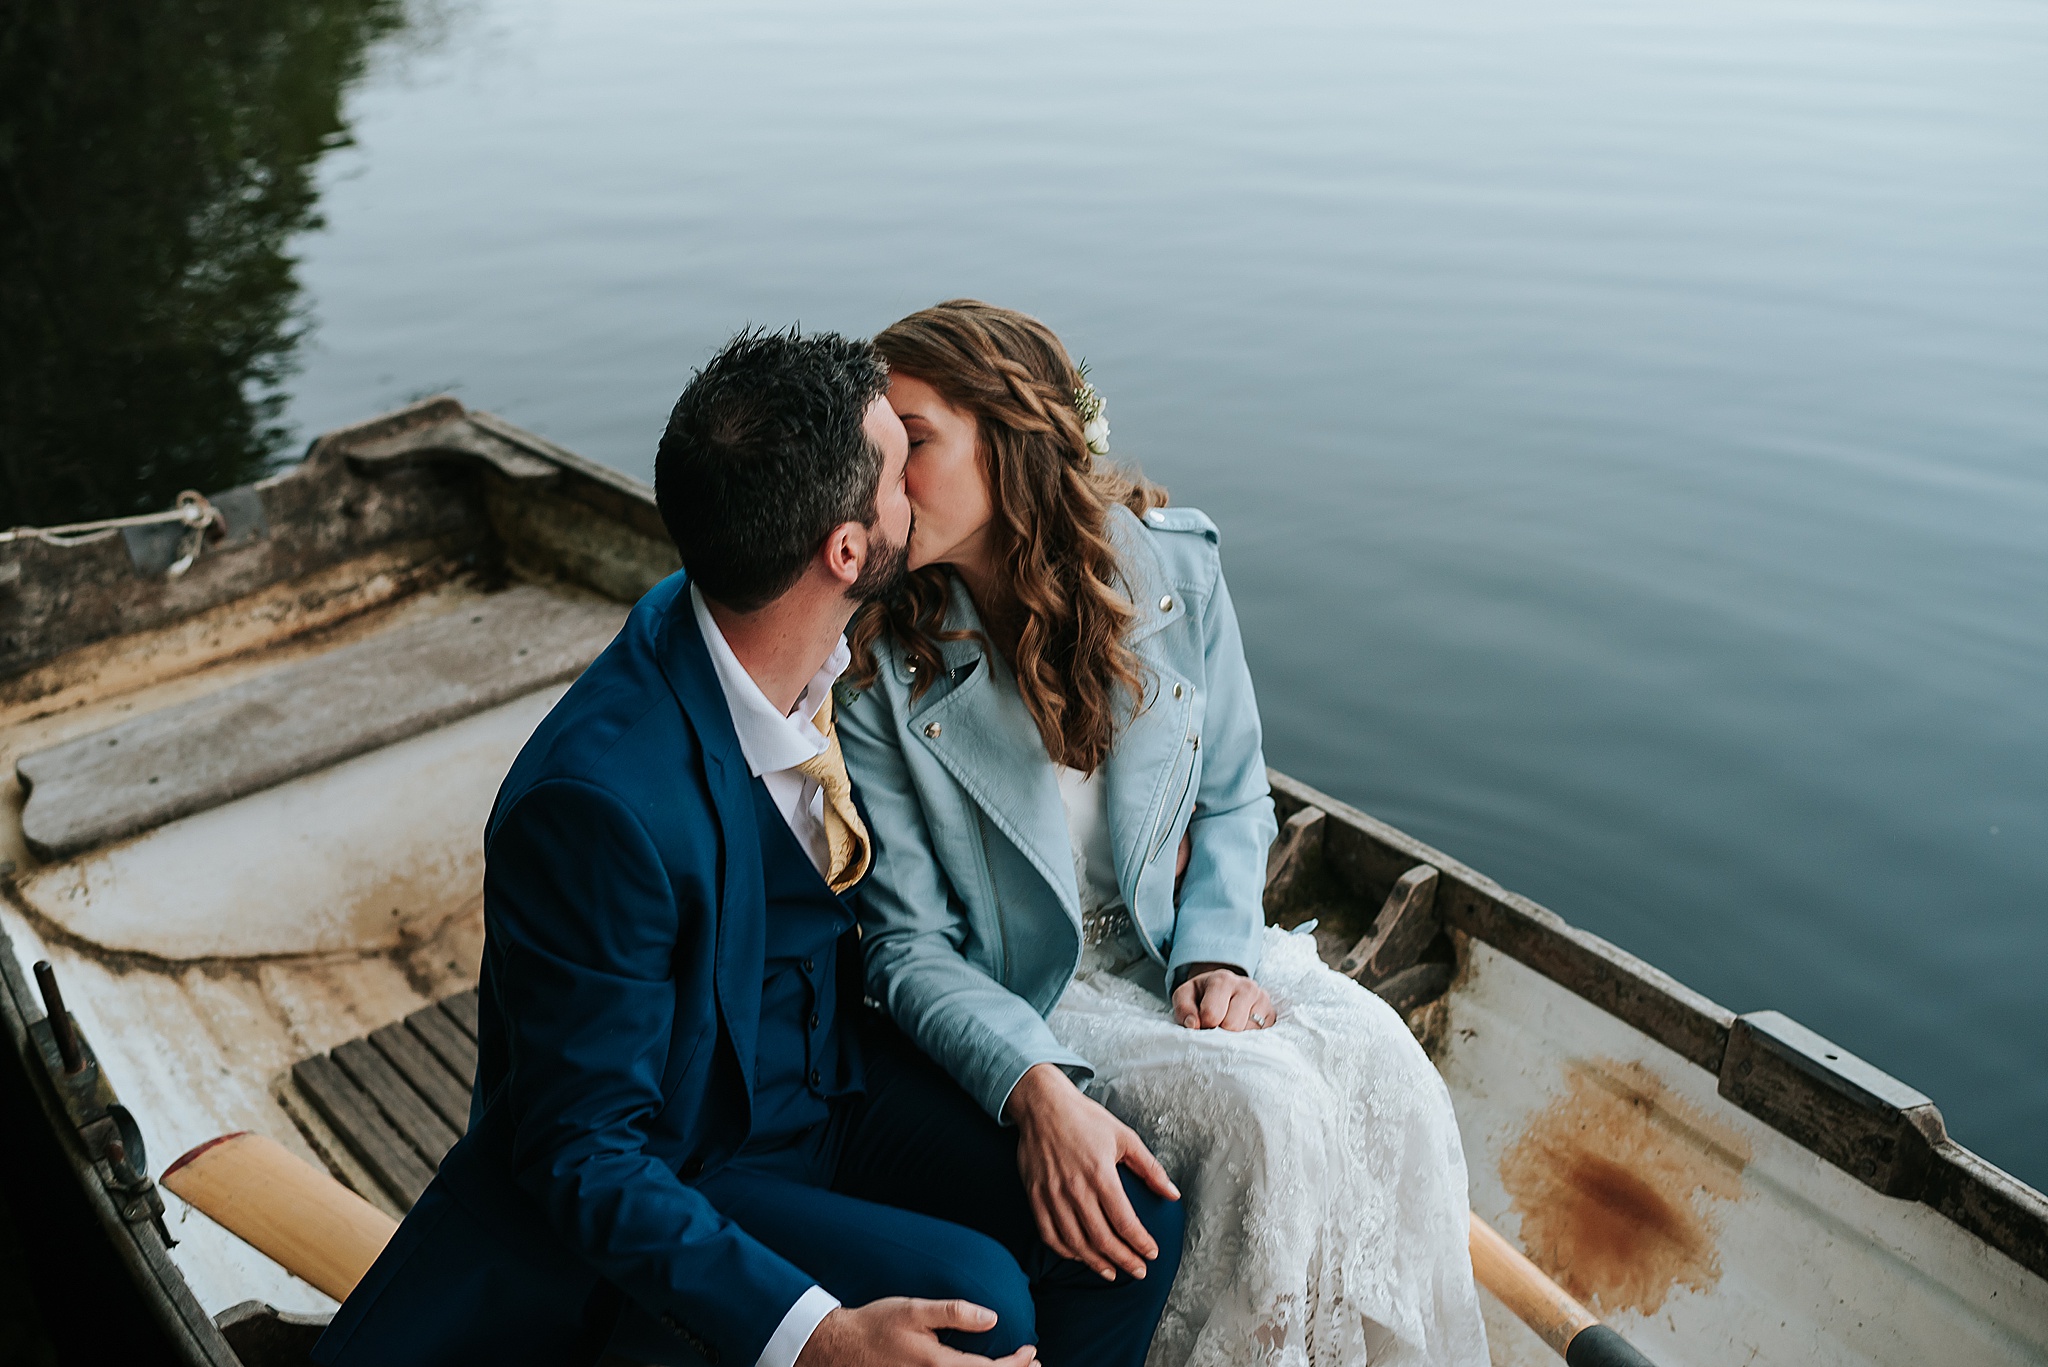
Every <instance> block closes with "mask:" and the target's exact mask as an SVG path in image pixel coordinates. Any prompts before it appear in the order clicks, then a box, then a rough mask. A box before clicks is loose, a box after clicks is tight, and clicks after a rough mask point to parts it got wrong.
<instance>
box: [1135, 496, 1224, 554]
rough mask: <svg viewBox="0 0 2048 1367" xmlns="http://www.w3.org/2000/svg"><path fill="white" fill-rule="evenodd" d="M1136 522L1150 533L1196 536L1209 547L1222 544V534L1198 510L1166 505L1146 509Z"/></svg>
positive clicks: (1207, 517) (1206, 515)
mask: <svg viewBox="0 0 2048 1367" xmlns="http://www.w3.org/2000/svg"><path fill="white" fill-rule="evenodd" d="M1138 521H1140V522H1142V523H1143V524H1144V525H1145V529H1146V530H1147V531H1150V532H1155V533H1162V534H1164V535H1166V536H1169V537H1170V536H1196V537H1200V538H1202V539H1203V540H1204V541H1207V542H1208V543H1209V544H1210V545H1211V546H1216V545H1220V544H1222V541H1223V534H1222V533H1221V532H1219V531H1217V530H1216V524H1215V523H1214V522H1212V521H1210V520H1209V515H1208V514H1207V513H1205V512H1203V511H1202V510H1201V509H1200V508H1177V507H1174V506H1172V505H1168V506H1166V507H1163V508H1148V509H1147V510H1146V511H1145V515H1144V516H1143V517H1142V518H1139V519H1138Z"/></svg>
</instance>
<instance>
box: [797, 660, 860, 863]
mask: <svg viewBox="0 0 2048 1367" xmlns="http://www.w3.org/2000/svg"><path fill="white" fill-rule="evenodd" d="M811 724H812V725H813V726H815V727H817V728H818V730H819V732H820V733H821V734H822V735H823V736H824V737H825V748H824V750H822V751H821V752H819V753H818V754H815V755H813V756H811V757H810V758H809V759H807V760H805V761H804V762H803V763H802V764H799V765H797V766H796V767H797V771H798V772H799V773H801V774H803V775H805V776H806V777H807V778H809V779H810V780H811V781H812V782H813V783H815V784H817V785H818V787H819V788H820V789H821V790H823V792H824V794H825V844H826V847H827V849H828V850H829V851H830V853H831V861H832V862H831V868H830V870H829V871H828V872H827V873H826V875H825V881H826V882H827V883H828V884H830V885H831V888H832V891H834V892H845V891H846V890H847V889H848V888H850V887H852V886H853V885H854V884H855V883H858V882H859V881H860V880H861V879H862V878H863V877H865V876H866V875H867V871H868V860H869V858H870V857H871V851H870V850H869V847H868V828H867V827H866V826H864V825H862V824H861V819H860V813H859V812H858V811H857V810H855V808H854V805H853V783H852V781H851V780H850V779H848V778H847V777H846V757H845V756H844V755H843V754H841V753H840V751H839V727H838V725H837V723H836V722H835V721H834V719H833V716H832V694H831V693H830V692H827V693H826V694H825V705H824V706H823V707H821V708H819V709H818V715H817V716H815V717H813V718H811Z"/></svg>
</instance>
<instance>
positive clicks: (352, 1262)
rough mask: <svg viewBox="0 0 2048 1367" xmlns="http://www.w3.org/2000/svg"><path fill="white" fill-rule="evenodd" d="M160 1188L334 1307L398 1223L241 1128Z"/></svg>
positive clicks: (183, 1161)
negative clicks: (330, 1299) (307, 1284)
mask: <svg viewBox="0 0 2048 1367" xmlns="http://www.w3.org/2000/svg"><path fill="white" fill-rule="evenodd" d="M163 1185H164V1186H165V1187H166V1188H167V1189H168V1190H170V1191H171V1192H173V1193H175V1194H176V1195H177V1196H178V1198H179V1199H180V1200H182V1201H184V1202H185V1203H186V1204H187V1205H189V1206H192V1207H193V1208H194V1209H196V1210H199V1211H202V1212H204V1213H205V1214H206V1215H207V1216H208V1217H209V1218H211V1219H212V1220H213V1221H214V1222H215V1223H216V1224H219V1225H221V1226H223V1227H225V1228H226V1229H227V1230H228V1231H229V1232H230V1233H232V1234H235V1235H238V1236H240V1237H241V1239H242V1241H243V1242H244V1243H247V1244H249V1245H251V1246H253V1247H254V1248H255V1249H256V1251H257V1252H259V1253H261V1254H263V1255H264V1256H265V1257H267V1258H269V1259H270V1260H271V1261H272V1262H274V1263H276V1264H277V1265H278V1266H280V1267H282V1268H283V1269H284V1270H285V1271H287V1272H289V1273H291V1274H292V1275H293V1276H294V1277H297V1278H299V1279H300V1280H302V1281H307V1282H311V1283H312V1284H313V1285H314V1286H316V1287H318V1288H320V1289H321V1290H322V1291H325V1292H326V1293H327V1294H328V1295H330V1296H332V1297H334V1299H336V1300H338V1301H343V1300H347V1299H348V1293H349V1292H351V1291H353V1290H355V1289H356V1283H357V1282H359V1281H361V1280H362V1279H363V1274H364V1273H365V1272H368V1271H369V1270H370V1264H371V1263H373V1262H375V1261H377V1255H378V1254H379V1253H382V1252H383V1251H384V1245H385V1244H387V1243H390V1242H391V1236H392V1234H393V1233H394V1232H395V1231H396V1230H397V1229H398V1222H397V1221H396V1220H394V1219H392V1218H391V1217H390V1216H389V1215H386V1214H385V1213H384V1212H383V1211H381V1210H379V1209H377V1208H376V1207H375V1206H373V1205H371V1204H370V1203H369V1202H368V1201H365V1200H364V1199H363V1198H362V1197H360V1196H358V1195H356V1194H355V1193H354V1192H352V1191H350V1190H349V1189H348V1188H347V1187H345V1186H343V1185H342V1184H341V1183H339V1182H337V1181H335V1180H334V1179H333V1178H332V1177H329V1176H328V1175H327V1174H326V1173H324V1172H322V1171H321V1170H320V1169H318V1168H316V1167H314V1166H313V1165H312V1164H311V1163H308V1162H307V1161H306V1160H305V1159H303V1158H301V1157H299V1156H298V1155H297V1154H295V1153H293V1152H292V1151H291V1150H289V1149H287V1148H285V1147H284V1146H283V1145H282V1144H279V1143H277V1142H276V1141H275V1140H271V1139H266V1138H265V1137H264V1136H262V1135H260V1134H251V1133H250V1132H249V1131H247V1130H241V1131H238V1132H236V1133H234V1134H224V1135H222V1136H221V1137H220V1138H218V1139H209V1140H207V1141H206V1142H205V1143H204V1144H201V1145H200V1146H199V1147H198V1148H196V1149H193V1150H192V1151H191V1152H190V1153H188V1154H186V1155H185V1156H184V1157H183V1158H180V1159H179V1160H178V1161H177V1162H175V1163H173V1164H171V1166H170V1167H168V1168H166V1169H165V1170H164V1175H163Z"/></svg>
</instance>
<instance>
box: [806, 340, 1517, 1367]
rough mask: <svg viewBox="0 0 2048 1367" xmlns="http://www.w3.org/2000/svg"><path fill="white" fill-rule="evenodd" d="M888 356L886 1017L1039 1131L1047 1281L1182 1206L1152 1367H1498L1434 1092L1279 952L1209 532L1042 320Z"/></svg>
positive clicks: (877, 871) (862, 757)
mask: <svg viewBox="0 0 2048 1367" xmlns="http://www.w3.org/2000/svg"><path fill="white" fill-rule="evenodd" d="M875 342H876V345H877V346H878V347H879V348H880V349H881V351H882V353H883V354H884V355H885V356H886V357H887V358H888V361H889V365H890V372H891V383H890V392H889V398H890V404H891V406H892V407H894V408H895V410H896V412H897V414H898V416H899V417H900V418H901V419H902V420H903V424H904V427H905V429H906V431H907V432H908V433H909V436H910V444H911V452H910V463H909V466H908V470H907V480H908V485H909V493H910V499H911V506H912V508H913V510H914V512H915V515H916V523H915V527H914V529H913V532H912V535H911V543H910V564H911V566H912V567H913V573H912V574H911V576H910V578H909V580H908V581H907V583H906V587H905V589H904V591H903V592H902V593H901V594H899V595H897V596H896V597H894V598H892V599H891V600H889V601H888V602H886V603H880V604H875V605H873V606H872V607H871V608H870V609H868V610H867V611H866V612H864V614H863V615H862V616H861V617H860V618H858V619H856V622H855V624H854V628H853V632H852V640H851V644H852V646H853V652H854V662H855V663H854V667H853V670H852V672H851V673H850V674H849V675H848V677H847V679H846V681H845V683H844V685H843V686H842V688H841V704H842V705H841V715H840V721H839V731H840V736H841V739H842V743H843V745H844V748H845V753H846V759H847V763H848V766H849V768H850V770H851V772H852V774H853V777H854V780H855V782H856V783H857V784H858V785H859V786H860V789H861V792H862V794H863V796H864V798H865V800H866V803H867V807H868V811H869V815H870V824H871V826H872V828H873V833H874V837H875V840H874V844H875V848H876V858H875V864H874V868H873V872H872V875H871V877H870V880H869V883H868V886H867V891H866V893H865V899H864V900H865V907H866V910H865V911H864V913H863V917H862V921H863V930H864V933H865V945H866V951H867V973H868V988H869V993H870V995H871V996H873V997H874V998H876V999H878V1000H879V1001H880V1002H881V1003H882V1005H883V1007H884V1009H885V1010H886V1011H887V1013H888V1014H889V1015H890V1016H891V1017H892V1018H893V1019H894V1020H895V1022H896V1023H897V1025H898V1026H899V1027H900V1028H901V1029H902V1030H903V1031H904V1032H905V1033H906V1034H907V1035H909V1036H910V1037H911V1038H912V1039H913V1040H914V1041H916V1043H917V1044H918V1045H920V1046H921V1047H922V1048H923V1049H924V1051H925V1052H926V1053H927V1054H929V1055H930V1056H931V1057H932V1058H934V1059H936V1060H937V1061H938V1062H939V1064H940V1065H941V1066H943V1067H944V1068H945V1069H946V1071H948V1072H949V1073H950V1074H952V1076H953V1077H954V1078H955V1079H956V1080H957V1081H958V1082H959V1083H960V1084H961V1085H962V1086H963V1087H964V1088H965V1089H966V1090H967V1091H968V1092H969V1093H970V1094H971V1095H973V1096H974V1097H976V1098H977V1099H978V1100H979V1101H980V1102H981V1104H982V1105H983V1106H984V1107H985V1108H986V1109H987V1110H988V1111H989V1113H990V1114H991V1115H994V1116H996V1117H997V1118H999V1119H1003V1120H1007V1121H1010V1122H1012V1123H1014V1124H1015V1125H1016V1126H1017V1130H1018V1162H1019V1166H1020V1168H1021V1169H1022V1171H1023V1175H1024V1180H1025V1185H1026V1188H1027V1190H1028V1191H1029V1193H1030V1196H1031V1200H1032V1204H1033V1210H1034V1214H1035V1215H1036V1217H1037V1220H1038V1224H1039V1228H1040V1232H1041V1234H1042V1235H1043V1236H1044V1238H1045V1240H1046V1242H1047V1244H1049V1245H1050V1246H1051V1247H1052V1248H1053V1249H1054V1250H1055V1251H1056V1252H1059V1253H1061V1254H1062V1255H1064V1256H1067V1257H1073V1258H1078V1259H1081V1260H1082V1261H1084V1262H1087V1263H1088V1264H1089V1265H1091V1266H1093V1267H1095V1268H1096V1270H1097V1271H1098V1272H1100V1273H1102V1275H1104V1276H1115V1275H1117V1272H1118V1271H1119V1269H1121V1270H1122V1271H1123V1272H1125V1273H1127V1274H1130V1275H1142V1272H1143V1268H1144V1266H1145V1258H1146V1257H1147V1256H1149V1255H1150V1254H1151V1253H1152V1252H1154V1251H1156V1250H1151V1249H1148V1248H1147V1247H1146V1243H1147V1240H1146V1239H1145V1237H1144V1232H1143V1229H1142V1227H1139V1226H1137V1225H1136V1222H1135V1221H1134V1220H1133V1219H1131V1218H1130V1215H1129V1209H1128V1202H1127V1200H1126V1198H1124V1197H1123V1195H1122V1189H1121V1185H1120V1183H1121V1179H1120V1177H1119V1176H1118V1174H1117V1167H1118V1165H1119V1164H1122V1165H1124V1166H1126V1167H1128V1168H1130V1169H1131V1171H1132V1173H1133V1174H1134V1175H1135V1176H1136V1177H1137V1178H1138V1179H1140V1180H1143V1181H1146V1182H1148V1183H1150V1184H1151V1185H1152V1186H1154V1187H1155V1189H1157V1190H1159V1191H1160V1192H1161V1193H1162V1194H1167V1195H1171V1194H1175V1191H1174V1187H1173V1179H1178V1180H1179V1181H1180V1182H1183V1183H1185V1184H1186V1186H1187V1191H1188V1199H1189V1210H1188V1221H1187V1228H1188V1236H1187V1242H1186V1246H1185V1250H1184V1253H1183V1258H1182V1265H1181V1270H1180V1274H1179V1280H1178V1282H1177V1283H1176V1285H1175V1286H1174V1289H1173V1292H1172V1295H1171V1297H1170V1299H1169V1301H1168V1304H1167V1308H1166V1311H1165V1315H1164V1318H1163V1319H1162V1321H1161V1323H1160V1328H1159V1332H1158V1335H1157V1336H1156V1338H1155V1339H1154V1341H1153V1347H1152V1352H1151V1357H1150V1359H1149V1362H1150V1363H1151V1364H1152V1367H1169V1364H1171V1365H1172V1367H1179V1364H1184V1363H1186V1364H1211V1363H1214V1364H1222V1363H1244V1362H1248V1361H1259V1362H1272V1363H1286V1364H1304V1365H1306V1364H1318V1365H1321V1364H1338V1363H1342V1364H1361V1363H1367V1362H1371V1363H1379V1362H1382V1361H1384V1362H1389V1363H1395V1362H1413V1363H1425V1362H1427V1363H1433V1364H1434V1363H1454V1364H1474V1365H1475V1367H1477V1364H1483V1363H1485V1361H1486V1349H1485V1338H1484V1331H1483V1329H1482V1327H1481V1325H1480V1319H1479V1309H1478V1303H1477V1297H1476V1294H1475V1292H1474V1290H1473V1286H1472V1276H1471V1265H1470V1261H1469V1258H1468V1256H1467V1253H1466V1243H1465V1239H1466V1235H1465V1229H1466V1214H1465V1212H1466V1193H1465V1166H1464V1159H1463V1156H1462V1152H1461V1150H1460V1148H1459V1145H1458V1136H1457V1128H1456V1121H1455V1119H1454V1118H1453V1116H1452V1114H1451V1108H1450V1097H1449V1094H1448V1092H1447V1091H1446V1089H1445V1088H1444V1085H1443V1082H1442V1080H1441V1079H1440V1078H1439V1077H1438V1076H1437V1075H1436V1072H1435V1070H1434V1069H1433V1068H1432V1067H1431V1066H1430V1064H1429V1061H1428V1059H1427V1057H1425V1056H1424V1054H1423V1052H1422V1050H1421V1048H1420V1047H1419V1046H1418V1045H1417V1044H1416V1042H1415V1040H1414V1039H1413V1038H1412V1037H1411V1036H1410V1035H1409V1033H1408V1031H1407V1029H1406V1028H1405V1026H1404V1025H1403V1024H1402V1022H1401V1021H1400V1019H1399V1018H1398V1017H1397V1016H1396V1015H1395V1014H1394V1012H1393V1011H1392V1010H1391V1009H1390V1008H1388V1007H1387V1006H1386V1005H1384V1004H1383V1003H1381V1002H1380V1001H1379V1000H1378V998H1376V997H1374V996H1373V995H1372V994H1371V993H1369V992H1367V991H1365V990H1364V989H1363V988H1361V987H1359V986H1358V985H1357V984H1356V983H1353V982H1351V981H1349V980H1348V979H1345V978H1343V977H1341V976H1340V975H1338V974H1336V973H1334V972H1332V971H1330V970H1329V969H1327V968H1325V967H1324V966H1323V965H1322V963H1321V962H1320V961H1319V960H1318V959H1317V958H1316V955H1315V952H1314V942H1313V940H1312V939H1311V938H1310V937H1308V936H1290V935H1288V934H1286V933H1284V932H1281V931H1279V930H1276V929H1269V928H1267V927H1266V926H1265V925H1264V918H1263V915H1262V912H1261V894H1262V890H1263V884H1264V877H1265V866H1266V850H1267V846H1268V844H1269V843H1270V842H1271V840H1272V838H1273V833H1274V821H1273V803H1272V798H1271V795H1270V794H1269V792H1268V790H1267V785H1266V776H1265V762H1264V759H1263V757H1262V754H1261V751H1260V731H1259V718H1258V711H1257V707H1256V705H1255V703H1254V701H1253V697H1252V687H1251V678H1250V675H1249V673H1248V671H1247V670H1246V668H1245V662H1244V656H1243V650H1242V646H1241V644H1240V641H1239V637H1238V629H1237V621H1236V617H1235V615H1234V614H1233V612H1232V610H1231V606H1230V596H1229V593H1228V591H1227V590H1226V589H1225V587H1224V583H1223V578H1222V574H1221V571H1220V562H1219V560H1218V556H1217V533H1216V529H1215V526H1214V524H1212V523H1211V522H1210V521H1209V519H1208V518H1206V517H1204V516H1203V515H1202V514H1201V513H1198V512H1195V511H1194V510H1192V509H1185V508H1178V509H1176V508H1168V507H1164V506H1162V505H1163V504H1164V502H1165V494H1164V492H1163V491H1161V490H1159V489H1157V488H1155V487H1153V486H1151V485H1148V484H1146V483H1144V482H1143V481H1141V480H1138V479H1135V478H1133V477H1131V476H1130V475H1128V474H1125V473H1123V472H1122V471H1120V470H1118V469H1117V468H1116V467H1114V466H1113V465H1110V464H1109V463H1107V462H1106V461H1100V460H1098V459H1097V456H1099V455H1106V454H1107V443H1106V438H1107V425H1106V424H1105V423H1104V422H1103V421H1102V420H1101V406H1102V405H1101V400H1100V398H1099V396H1097V395H1096V394H1095V392H1094V389H1093V387H1092V386H1090V385H1088V384H1087V382H1086V380H1085V378H1084V377H1083V376H1082V375H1081V373H1080V372H1079V371H1077V370H1076V368H1075V367H1074V365H1073V363H1072V362H1071V360H1070V359H1069V358H1068V355H1067V352H1066V349H1065V348H1064V347H1063V346H1062V345H1061V344H1060V342H1059V339H1058V338H1057V337H1055V336H1054V335H1053V333H1052V332H1051V331H1050V330H1049V329H1048V328H1046V327H1045V326H1044V325H1043V324H1042V323H1039V322H1038V321H1037V320H1035V319H1032V318H1029V317H1026V316H1024V315H1023V314H1019V313H1015V312H1012V311H1010V310H1007V309H999V308H994V307H991V306H989V305H986V304H981V303H976V302H974V301H970V300H956V301H953V302H950V303H945V304H941V305H938V306H937V307H935V308H930V309H926V310H924V311H923V312H920V313H917V314H913V315H912V316H910V317H909V318H906V319H904V320H903V321H902V322H900V323H897V324H895V325H894V326H893V327H890V328H889V329H887V330H886V331H884V332H883V333H882V334H881V335H880V336H879V337H877V338H876V339H875ZM1077 1084H1079V1085H1077ZM1083 1085H1085V1088H1086V1090H1085V1093H1084V1092H1083V1090H1082V1086H1083ZM1148 1145H1149V1147H1148ZM1155 1149H1156V1150H1157V1160H1155V1158H1154V1156H1153V1152H1152V1150H1155ZM1162 1165H1163V1167H1162ZM1169 1174H1171V1177H1169Z"/></svg>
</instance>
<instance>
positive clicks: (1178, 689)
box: [1173, 684, 1187, 698]
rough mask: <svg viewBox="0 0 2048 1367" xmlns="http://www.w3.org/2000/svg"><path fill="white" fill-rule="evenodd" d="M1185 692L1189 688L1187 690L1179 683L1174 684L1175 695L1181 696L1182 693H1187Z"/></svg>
mask: <svg viewBox="0 0 2048 1367" xmlns="http://www.w3.org/2000/svg"><path fill="white" fill-rule="evenodd" d="M1185 692H1187V690H1186V689H1184V688H1182V687H1181V686H1180V685H1179V684H1175V685H1174V686H1173V696H1174V697H1176V698H1178V697H1180V696H1181V695H1182V694H1183V693H1185Z"/></svg>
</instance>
